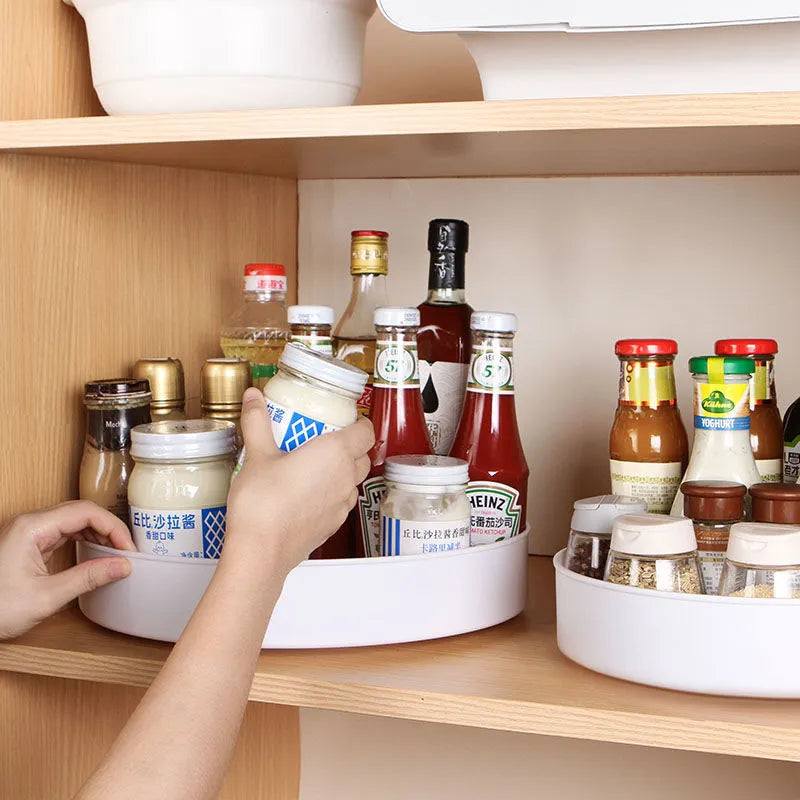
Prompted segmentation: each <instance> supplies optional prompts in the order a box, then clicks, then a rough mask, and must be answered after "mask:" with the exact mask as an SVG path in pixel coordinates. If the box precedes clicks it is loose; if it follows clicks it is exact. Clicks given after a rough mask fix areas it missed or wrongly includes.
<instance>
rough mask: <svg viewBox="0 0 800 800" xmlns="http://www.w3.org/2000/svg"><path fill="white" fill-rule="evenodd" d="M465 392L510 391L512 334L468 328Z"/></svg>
mask: <svg viewBox="0 0 800 800" xmlns="http://www.w3.org/2000/svg"><path fill="white" fill-rule="evenodd" d="M467 392H472V393H478V394H491V395H497V396H499V395H513V394H514V334H513V333H491V332H488V331H473V332H472V358H471V362H470V369H469V377H468V378H467Z"/></svg>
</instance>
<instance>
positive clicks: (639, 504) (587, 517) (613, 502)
mask: <svg viewBox="0 0 800 800" xmlns="http://www.w3.org/2000/svg"><path fill="white" fill-rule="evenodd" d="M573 509H574V510H573V514H572V524H571V525H570V528H571V530H570V533H569V544H568V545H567V569H569V570H572V572H577V573H578V574H580V575H586V576H587V577H589V578H597V579H598V580H603V575H604V574H605V571H606V559H607V558H608V551H609V548H610V547H611V526H612V524H613V522H614V520H615V519H616V518H617V517H620V516H622V515H623V514H644V513H646V512H647V503H646V502H645V501H644V500H635V499H634V498H633V497H622V496H621V495H618V494H606V495H601V496H599V497H589V498H587V499H586V500H576V501H575V505H574V506H573Z"/></svg>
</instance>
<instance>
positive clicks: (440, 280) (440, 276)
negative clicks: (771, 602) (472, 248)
mask: <svg viewBox="0 0 800 800" xmlns="http://www.w3.org/2000/svg"><path fill="white" fill-rule="evenodd" d="M465 262H466V253H464V252H463V251H460V250H442V251H435V252H433V253H431V259H430V268H429V272H428V290H429V291H431V292H432V291H434V290H436V289H460V290H461V291H462V292H463V291H464V287H465V285H466V282H465V280H464V264H465Z"/></svg>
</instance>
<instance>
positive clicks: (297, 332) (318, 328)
mask: <svg viewBox="0 0 800 800" xmlns="http://www.w3.org/2000/svg"><path fill="white" fill-rule="evenodd" d="M288 317H289V328H290V329H291V333H290V334H289V341H290V342H294V343H295V344H300V345H303V346H305V347H307V348H308V349H309V350H314V351H315V352H317V353H322V355H324V356H331V357H332V356H333V339H332V338H331V328H332V327H333V309H332V308H331V307H330V306H289V311H288Z"/></svg>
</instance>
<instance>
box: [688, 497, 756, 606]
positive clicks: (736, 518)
mask: <svg viewBox="0 0 800 800" xmlns="http://www.w3.org/2000/svg"><path fill="white" fill-rule="evenodd" d="M681 492H683V512H684V514H686V516H687V517H689V519H690V520H692V523H693V524H694V534H695V538H696V539H697V553H698V557H699V559H700V571H701V572H702V574H703V583H704V585H705V589H706V593H707V594H716V593H717V589H718V588H719V580H720V577H721V575H722V565H723V564H724V563H725V551H726V550H727V549H728V536H729V535H730V530H731V525H733V524H735V523H737V522H741V521H742V520H743V519H744V496H745V494H746V493H747V488H746V487H745V486H743V485H742V484H741V483H733V482H732V481H687V482H686V483H684V484H682V485H681Z"/></svg>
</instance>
